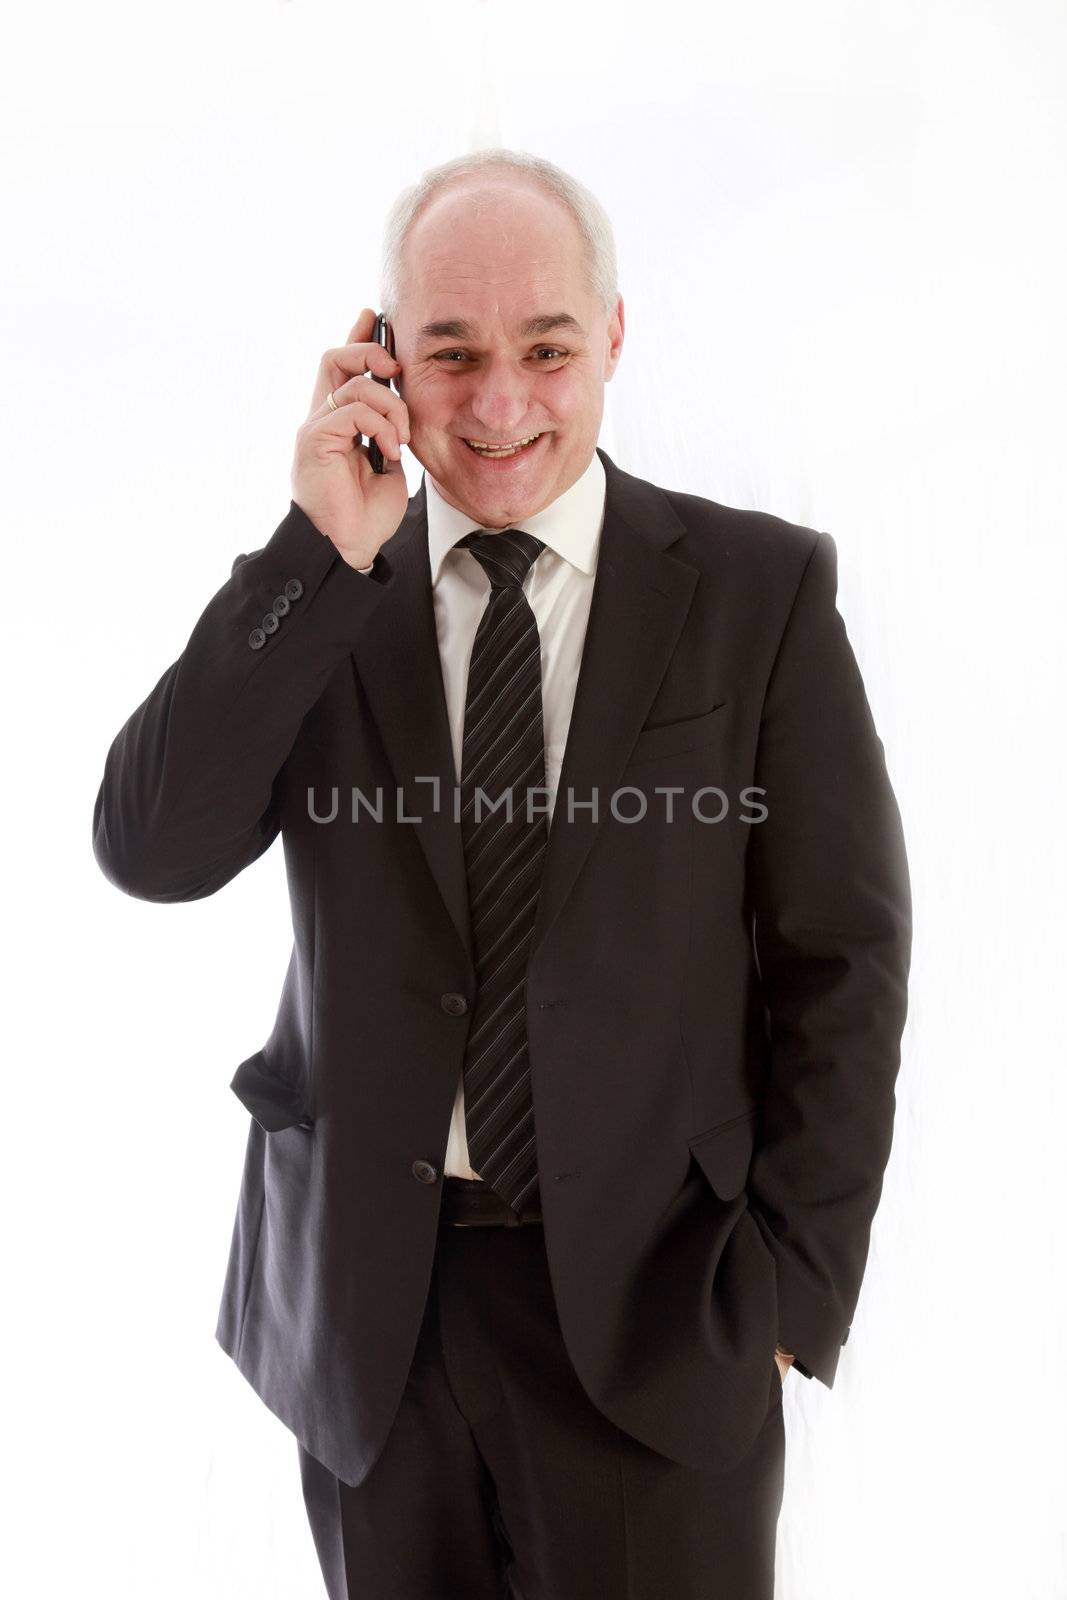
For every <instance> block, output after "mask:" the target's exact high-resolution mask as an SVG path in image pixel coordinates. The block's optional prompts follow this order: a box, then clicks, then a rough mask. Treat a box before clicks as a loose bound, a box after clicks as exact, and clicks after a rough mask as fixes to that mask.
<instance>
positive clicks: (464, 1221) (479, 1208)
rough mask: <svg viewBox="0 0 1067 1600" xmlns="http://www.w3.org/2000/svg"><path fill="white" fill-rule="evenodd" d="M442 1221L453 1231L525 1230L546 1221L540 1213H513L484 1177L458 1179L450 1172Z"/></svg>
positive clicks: (441, 1212) (442, 1205) (446, 1180)
mask: <svg viewBox="0 0 1067 1600" xmlns="http://www.w3.org/2000/svg"><path fill="white" fill-rule="evenodd" d="M439 1220H440V1221H441V1222H444V1223H447V1224H448V1225H449V1226H451V1227H453V1228H481V1227H498V1228H501V1227H503V1228H521V1227H523V1226H526V1225H528V1224H530V1223H539V1222H541V1220H542V1218H541V1212H540V1211H539V1210H531V1211H523V1212H521V1213H520V1212H517V1211H513V1210H512V1208H511V1206H509V1205H508V1203H507V1201H506V1200H503V1199H501V1197H500V1195H498V1194H497V1193H496V1191H495V1190H493V1189H490V1187H489V1185H488V1184H487V1183H483V1181H482V1180H481V1179H480V1178H455V1177H453V1176H452V1175H451V1173H446V1174H445V1182H444V1193H443V1194H442V1197H441V1211H440V1215H439Z"/></svg>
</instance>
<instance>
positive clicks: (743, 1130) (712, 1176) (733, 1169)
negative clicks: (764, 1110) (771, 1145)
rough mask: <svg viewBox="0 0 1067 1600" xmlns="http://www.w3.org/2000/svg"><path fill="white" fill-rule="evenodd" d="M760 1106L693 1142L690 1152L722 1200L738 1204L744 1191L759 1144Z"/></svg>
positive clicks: (701, 1135)
mask: <svg viewBox="0 0 1067 1600" xmlns="http://www.w3.org/2000/svg"><path fill="white" fill-rule="evenodd" d="M759 1112H760V1108H759V1106H750V1107H749V1109H748V1110H747V1111H742V1112H741V1114H740V1116H736V1117H730V1118H728V1120H727V1121H726V1122H718V1123H716V1125H715V1127H714V1128H709V1129H708V1130H707V1132H706V1133H698V1134H697V1136H696V1138H695V1139H690V1141H689V1149H690V1151H691V1152H692V1154H693V1155H694V1156H695V1158H696V1160H697V1162H698V1163H699V1165H700V1169H701V1171H702V1172H703V1174H704V1176H705V1177H706V1178H707V1180H708V1182H709V1183H710V1184H711V1187H712V1188H713V1189H714V1190H715V1193H716V1194H717V1195H718V1196H719V1199H720V1200H735V1199H736V1198H737V1196H738V1195H739V1194H740V1193H741V1191H742V1190H743V1189H744V1187H745V1180H746V1178H747V1177H748V1168H749V1163H750V1162H751V1160H752V1150H753V1147H754V1145H755V1142H756V1123H757V1119H758V1117H759Z"/></svg>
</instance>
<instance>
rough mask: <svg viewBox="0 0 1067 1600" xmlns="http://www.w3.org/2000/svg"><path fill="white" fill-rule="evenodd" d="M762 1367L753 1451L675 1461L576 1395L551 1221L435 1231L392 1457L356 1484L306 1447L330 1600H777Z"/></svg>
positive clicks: (770, 1447) (310, 1501) (778, 1475)
mask: <svg viewBox="0 0 1067 1600" xmlns="http://www.w3.org/2000/svg"><path fill="white" fill-rule="evenodd" d="M445 1181H446V1183H447V1184H449V1185H455V1186H458V1185H459V1184H462V1183H464V1180H458V1179H456V1180H454V1179H451V1178H449V1179H446V1180H445ZM468 1187H470V1185H469V1184H468ZM479 1187H480V1188H482V1189H483V1190H484V1187H485V1186H484V1185H479ZM769 1364H770V1366H771V1367H772V1369H773V1370H772V1372H771V1376H770V1389H769V1392H768V1397H767V1416H766V1420H765V1422H764V1423H763V1425H762V1427H761V1429H760V1432H759V1434H758V1435H757V1437H756V1440H755V1442H754V1444H753V1446H752V1449H751V1451H750V1452H749V1453H748V1455H747V1456H746V1457H745V1458H744V1459H743V1460H742V1461H741V1462H740V1463H739V1464H738V1465H737V1466H736V1467H734V1468H732V1469H731V1470H730V1471H729V1472H726V1473H714V1472H704V1471H699V1470H696V1469H693V1468H690V1467H687V1466H683V1465H681V1464H679V1463H678V1462H676V1461H673V1460H671V1459H669V1458H668V1457H666V1456H663V1455H661V1454H659V1453H658V1452H657V1451H655V1450H652V1449H650V1448H649V1447H648V1446H646V1445H645V1444H643V1443H641V1442H640V1441H639V1440H637V1439H634V1438H632V1437H631V1436H630V1435H628V1434H626V1433H624V1432H623V1431H622V1430H621V1429H620V1428H617V1427H616V1426H615V1424H614V1423H612V1422H611V1421H609V1419H608V1418H607V1417H605V1416H604V1415H603V1413H602V1412H600V1411H599V1410H598V1409H597V1408H596V1406H594V1405H593V1403H592V1401H591V1400H590V1399H589V1397H588V1395H587V1394H586V1393H585V1390H584V1389H583V1388H582V1386H581V1383H580V1381H579V1379H578V1376H577V1374H576V1373H575V1371H574V1368H573V1366H572V1364H571V1361H570V1359H569V1357H568V1355H567V1351H566V1347H565V1346H564V1343H563V1337H562V1334H561V1331H560V1326H559V1321H558V1318H557V1315H556V1306H555V1301H554V1298H553V1293H552V1285H551V1280H550V1276H549V1267H548V1259H547V1256H546V1254H545V1239H544V1229H543V1227H542V1226H541V1224H540V1223H537V1222H534V1223H525V1224H524V1225H522V1226H519V1227H503V1226H473V1227H470V1226H467V1227H463V1226H456V1225H455V1224H454V1223H451V1224H450V1223H449V1222H447V1221H445V1220H442V1222H441V1225H440V1227H439V1230H438V1240H437V1250H436V1254H435V1258H434V1265H433V1271H432V1274H431V1281H430V1289H429V1294H428V1296H427V1302H426V1309H425V1312H424V1316H423V1323H422V1327H421V1329H420V1331H419V1337H418V1342H417V1345H416V1349H415V1355H414V1358H413V1361H412V1366H411V1370H410V1373H409V1376H408V1380H407V1384H406V1387H405V1390H404V1394H403V1396H402V1398H401V1403H400V1407H399V1410H398V1412H397V1416H396V1420H395V1422H394V1424H393V1427H392V1429H391V1431H390V1434H389V1437H388V1439H387V1441H386V1444H385V1448H384V1450H383V1452H382V1454H381V1456H380V1457H379V1458H378V1460H377V1461H376V1462H375V1464H374V1466H373V1467H372V1469H371V1471H370V1473H369V1474H368V1476H367V1477H366V1478H365V1479H364V1481H363V1482H362V1483H361V1484H360V1485H359V1486H358V1487H357V1488H353V1487H351V1486H350V1485H349V1484H346V1483H344V1482H343V1481H341V1480H340V1479H338V1478H337V1477H335V1476H334V1474H333V1473H331V1472H329V1471H328V1470H327V1469H326V1468H325V1467H324V1466H323V1465H322V1464H321V1462H319V1461H317V1460H316V1459H315V1458H314V1457H313V1456H312V1455H310V1454H309V1453H308V1451H307V1450H306V1449H305V1448H304V1446H303V1445H299V1446H298V1449H299V1459H300V1473H301V1482H302V1487H303V1495H304V1502H305V1505H306V1508H307V1514H308V1519H309V1521H310V1524H311V1531H312V1536H313V1538H314V1541H315V1548H316V1551H317V1554H318V1558H319V1563H320V1566H321V1568H322V1573H323V1577H324V1579H325V1583H326V1591H327V1594H328V1595H329V1600H357V1597H358V1600H773V1594H774V1560H775V1541H776V1529H777V1522H778V1516H779V1512H780V1510H781V1503H782V1492H783V1484H784V1475H785V1427H784V1419H783V1413H782V1380H781V1378H780V1377H779V1375H778V1371H777V1363H776V1362H774V1361H773V1360H771V1361H770V1362H769Z"/></svg>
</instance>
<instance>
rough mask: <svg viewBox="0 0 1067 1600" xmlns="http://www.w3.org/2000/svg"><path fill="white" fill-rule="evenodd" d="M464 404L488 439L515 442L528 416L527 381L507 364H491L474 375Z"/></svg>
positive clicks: (528, 394) (475, 435) (524, 375)
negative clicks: (512, 440)
mask: <svg viewBox="0 0 1067 1600" xmlns="http://www.w3.org/2000/svg"><path fill="white" fill-rule="evenodd" d="M467 401H468V406H469V409H470V414H471V416H472V417H473V418H474V419H475V421H476V422H477V424H478V426H479V427H480V428H481V429H482V430H483V431H484V433H486V434H487V435H488V436H489V437H490V438H493V439H517V438H518V437H519V434H520V433H521V432H522V429H523V428H524V427H525V425H526V421H527V418H528V417H529V415H530V393H529V379H528V378H527V376H526V374H525V373H523V372H516V371H515V369H514V367H513V366H511V364H510V363H509V362H505V361H501V362H497V363H492V362H490V363H488V364H487V365H486V366H485V367H484V368H483V369H482V371H481V372H480V373H478V374H477V375H476V376H475V378H474V380H473V383H472V385H471V390H470V393H469V394H468V397H467ZM472 437H474V438H477V437H478V435H477V434H473V435H472Z"/></svg>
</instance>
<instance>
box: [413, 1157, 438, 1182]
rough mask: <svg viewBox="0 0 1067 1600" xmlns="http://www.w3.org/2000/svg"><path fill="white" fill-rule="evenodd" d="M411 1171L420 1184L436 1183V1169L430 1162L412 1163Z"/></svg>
mask: <svg viewBox="0 0 1067 1600" xmlns="http://www.w3.org/2000/svg"><path fill="white" fill-rule="evenodd" d="M411 1170H412V1172H413V1173H414V1174H415V1176H416V1178H418V1180H419V1182H420V1183H436V1182H437V1168H436V1167H435V1166H434V1165H433V1163H432V1162H430V1161H413V1162H412V1163H411Z"/></svg>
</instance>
